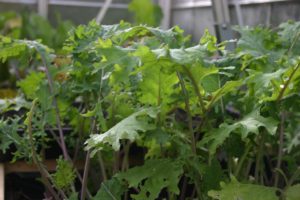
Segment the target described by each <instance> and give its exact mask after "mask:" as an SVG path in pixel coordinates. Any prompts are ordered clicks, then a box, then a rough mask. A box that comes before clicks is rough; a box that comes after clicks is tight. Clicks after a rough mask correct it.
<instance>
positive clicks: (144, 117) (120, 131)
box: [86, 108, 158, 154]
mask: <svg viewBox="0 0 300 200" xmlns="http://www.w3.org/2000/svg"><path fill="white" fill-rule="evenodd" d="M157 112H158V111H157V110H156V109H153V108H147V109H142V110H140V111H138V112H136V113H133V114H132V115H130V116H129V117H127V118H125V119H123V120H122V121H120V122H119V123H118V124H116V125H115V126H114V127H112V128H111V129H109V130H108V131H106V132H105V133H103V134H94V135H91V137H90V139H88V140H87V141H86V145H87V146H86V149H94V150H93V154H94V153H96V152H97V151H99V150H101V149H102V148H103V145H105V144H108V145H111V146H112V148H113V149H114V150H115V151H118V150H119V149H120V140H123V139H128V140H130V141H135V140H136V139H138V138H139V133H138V132H145V131H148V130H152V129H155V126H154V125H153V124H152V123H150V122H149V118H155V117H156V114H157Z"/></svg>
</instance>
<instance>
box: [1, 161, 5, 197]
mask: <svg viewBox="0 0 300 200" xmlns="http://www.w3.org/2000/svg"><path fill="white" fill-rule="evenodd" d="M4 191H5V170H4V164H3V163H0V200H4Z"/></svg>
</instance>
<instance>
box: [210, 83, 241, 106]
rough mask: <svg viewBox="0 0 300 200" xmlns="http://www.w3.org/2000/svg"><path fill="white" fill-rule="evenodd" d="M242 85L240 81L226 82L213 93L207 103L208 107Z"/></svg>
mask: <svg viewBox="0 0 300 200" xmlns="http://www.w3.org/2000/svg"><path fill="white" fill-rule="evenodd" d="M242 84H243V81H242V80H237V81H227V82H226V83H225V84H224V85H223V86H222V87H221V88H219V89H218V90H216V91H214V92H213V93H212V96H213V97H212V100H211V101H210V103H209V106H211V105H213V104H214V103H215V102H217V101H218V100H219V99H221V98H222V97H223V96H225V95H226V94H228V93H230V92H232V91H235V90H236V88H237V87H239V86H241V85H242Z"/></svg>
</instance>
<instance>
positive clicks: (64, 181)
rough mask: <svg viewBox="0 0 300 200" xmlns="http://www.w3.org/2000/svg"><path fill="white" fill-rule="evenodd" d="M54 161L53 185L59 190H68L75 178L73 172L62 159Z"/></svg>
mask: <svg viewBox="0 0 300 200" xmlns="http://www.w3.org/2000/svg"><path fill="white" fill-rule="evenodd" d="M56 161H57V167H56V172H55V173H54V174H52V177H53V180H54V184H55V186H56V187H58V188H59V189H68V187H70V186H71V184H73V182H74V180H75V178H76V175H75V170H74V169H73V167H72V164H71V163H70V162H69V161H67V160H64V159H62V158H61V157H60V158H59V159H57V160H56Z"/></svg>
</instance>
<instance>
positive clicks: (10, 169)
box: [0, 160, 84, 200]
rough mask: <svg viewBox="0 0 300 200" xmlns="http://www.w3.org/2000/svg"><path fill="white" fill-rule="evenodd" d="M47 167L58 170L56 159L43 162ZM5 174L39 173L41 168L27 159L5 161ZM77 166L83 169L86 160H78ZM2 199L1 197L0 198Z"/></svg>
mask: <svg viewBox="0 0 300 200" xmlns="http://www.w3.org/2000/svg"><path fill="white" fill-rule="evenodd" d="M43 164H44V165H45V167H46V168H47V170H48V171H55V170H56V160H46V161H44V162H43ZM4 167H5V174H9V173H32V172H36V173H38V172H39V170H38V168H37V167H36V165H35V164H33V163H32V164H30V163H27V162H25V161H17V162H14V163H5V164H4ZM75 167H76V168H77V169H78V170H81V169H83V168H84V162H83V161H77V162H76V163H75ZM0 200H1V199H0Z"/></svg>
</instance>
